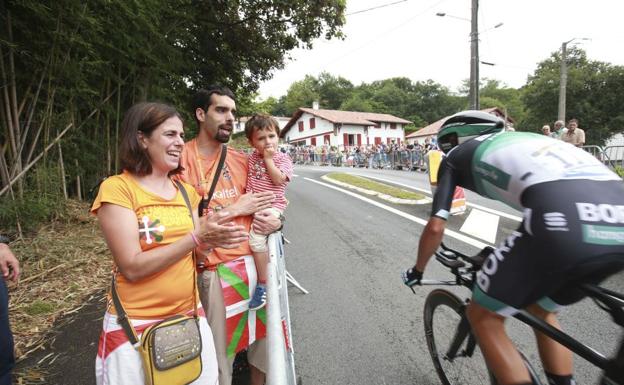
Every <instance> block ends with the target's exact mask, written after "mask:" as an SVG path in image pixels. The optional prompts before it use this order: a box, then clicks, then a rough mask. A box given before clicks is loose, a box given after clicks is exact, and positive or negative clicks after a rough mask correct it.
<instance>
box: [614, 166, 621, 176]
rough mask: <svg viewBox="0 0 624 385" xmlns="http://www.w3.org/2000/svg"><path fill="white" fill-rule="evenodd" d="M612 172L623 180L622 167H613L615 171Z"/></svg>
mask: <svg viewBox="0 0 624 385" xmlns="http://www.w3.org/2000/svg"><path fill="white" fill-rule="evenodd" d="M613 171H615V173H616V174H618V175H619V176H620V178H624V167H622V166H615V169H614V170H613Z"/></svg>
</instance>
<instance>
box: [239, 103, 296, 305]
mask: <svg viewBox="0 0 624 385" xmlns="http://www.w3.org/2000/svg"><path fill="white" fill-rule="evenodd" d="M279 131H280V129H279V125H278V124H277V121H276V120H275V119H273V118H272V117H271V116H268V115H263V114H257V115H254V116H252V117H251V119H249V120H248V121H247V123H246V124H245V136H247V140H249V143H250V144H251V146H252V147H253V148H254V151H253V153H252V154H251V155H250V156H249V160H248V166H249V171H248V172H247V190H246V192H253V193H257V192H262V191H271V192H273V194H275V200H274V201H273V206H272V207H271V208H269V209H267V210H270V211H271V213H272V214H273V215H275V216H276V217H277V218H280V219H282V218H283V215H282V213H283V212H284V209H286V206H287V205H288V200H286V197H285V196H284V193H285V191H286V184H287V183H288V182H290V180H291V179H292V174H293V165H292V161H291V160H290V157H289V156H288V155H287V154H284V153H282V152H280V151H279V150H278V148H277V143H278V140H279ZM249 246H250V247H251V251H252V252H253V257H254V262H255V264H256V271H257V273H258V284H257V285H256V289H255V291H254V294H253V296H252V298H251V301H250V302H249V309H250V310H257V309H260V308H262V307H263V306H264V305H265V304H266V280H267V265H268V260H269V254H268V250H267V236H266V235H261V234H256V233H255V232H254V230H253V228H252V229H251V231H250V232H249Z"/></svg>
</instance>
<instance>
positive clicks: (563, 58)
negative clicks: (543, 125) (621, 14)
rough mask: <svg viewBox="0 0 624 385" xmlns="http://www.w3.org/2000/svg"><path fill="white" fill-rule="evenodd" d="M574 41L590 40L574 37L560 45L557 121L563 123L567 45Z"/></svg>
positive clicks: (566, 80)
mask: <svg viewBox="0 0 624 385" xmlns="http://www.w3.org/2000/svg"><path fill="white" fill-rule="evenodd" d="M574 40H591V39H589V38H587V37H575V38H572V39H570V40H568V41H564V42H563V43H561V69H560V71H559V109H558V111H557V120H561V121H562V122H565V117H566V116H565V115H566V87H567V84H568V64H567V63H566V60H567V48H568V44H570V43H572V42H573V41H574Z"/></svg>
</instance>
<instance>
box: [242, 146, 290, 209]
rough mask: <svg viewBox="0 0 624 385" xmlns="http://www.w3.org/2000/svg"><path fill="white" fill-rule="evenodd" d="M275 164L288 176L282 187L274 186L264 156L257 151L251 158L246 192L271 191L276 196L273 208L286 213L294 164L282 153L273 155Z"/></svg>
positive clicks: (278, 152)
mask: <svg viewBox="0 0 624 385" xmlns="http://www.w3.org/2000/svg"><path fill="white" fill-rule="evenodd" d="M273 163H275V166H276V167H277V168H278V169H279V170H280V171H281V172H282V173H283V174H284V175H285V176H286V182H284V183H283V184H282V185H280V186H276V185H275V184H273V181H272V180H271V176H269V173H268V172H267V168H266V164H265V163H264V159H263V157H262V155H260V153H259V152H258V151H257V150H254V152H253V153H252V154H251V155H250V156H249V159H248V165H249V171H248V172H247V189H246V192H254V193H257V192H262V191H271V192H273V194H275V200H274V201H273V207H275V208H276V209H278V210H281V211H284V210H285V209H286V206H288V200H287V199H286V197H285V192H286V185H287V184H288V182H290V180H291V179H292V175H293V164H292V161H291V160H290V157H289V156H288V155H286V154H284V153H282V152H280V151H277V152H276V153H275V155H273Z"/></svg>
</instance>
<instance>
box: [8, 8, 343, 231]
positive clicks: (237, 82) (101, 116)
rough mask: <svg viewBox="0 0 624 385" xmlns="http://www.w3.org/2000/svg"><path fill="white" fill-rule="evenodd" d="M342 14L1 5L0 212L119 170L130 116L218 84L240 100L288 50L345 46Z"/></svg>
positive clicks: (180, 103)
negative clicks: (334, 42)
mask: <svg viewBox="0 0 624 385" xmlns="http://www.w3.org/2000/svg"><path fill="white" fill-rule="evenodd" d="M344 11H345V0H314V1H306V0H290V1H278V0H272V1H271V0H237V1H221V0H205V1H195V0H89V1H78V0H56V1H50V0H47V1H46V0H44V1H40V0H0V20H1V22H0V84H1V85H2V87H1V88H0V197H2V198H1V199H2V202H1V203H0V204H2V205H4V204H6V203H7V201H8V200H11V201H18V200H20V199H23V198H24V196H25V194H28V192H29V191H32V190H33V189H35V190H38V192H37V193H38V195H39V196H43V195H44V193H46V192H47V191H49V190H50V191H51V190H55V191H57V190H58V188H60V189H61V190H62V191H63V192H62V194H63V195H74V196H76V195H78V196H80V195H84V193H85V190H86V189H88V188H89V187H90V186H93V185H94V184H95V183H96V180H97V179H99V177H101V176H103V175H108V174H112V173H115V172H118V171H119V170H118V164H119V163H118V157H117V143H118V137H119V124H120V120H121V119H122V118H123V113H124V111H125V110H126V109H127V108H128V107H129V106H131V105H132V104H134V103H136V102H138V101H143V100H160V101H164V102H169V103H172V104H174V105H176V106H177V107H178V108H179V109H180V110H181V112H182V113H184V112H185V110H186V106H187V100H188V97H189V95H190V92H191V89H194V88H197V87H201V86H205V85H207V84H210V83H215V82H218V83H221V84H224V85H227V86H229V87H230V88H232V89H233V90H234V91H235V92H237V93H238V94H239V95H241V97H242V98H245V96H247V95H249V94H251V93H252V92H254V91H255V90H256V89H257V87H258V84H259V83H260V82H261V81H263V80H266V79H268V78H269V77H270V74H271V71H272V70H274V69H278V68H281V67H283V65H284V59H285V58H286V57H287V53H288V51H290V50H292V49H293V48H296V47H306V48H310V47H311V44H312V42H313V41H314V40H315V39H316V38H318V37H325V38H327V39H331V38H340V37H342V34H341V27H342V25H343V24H344ZM190 122H192V120H189V119H187V123H190ZM188 126H189V128H192V124H189V125H188ZM35 169H39V171H41V172H43V173H44V174H50V173H52V174H54V175H53V176H54V177H53V178H48V177H45V178H39V179H37V178H34V180H33V175H35V174H36V173H34V172H33V171H34V170H35ZM42 170H43V171H42ZM50 180H55V181H56V182H58V183H56V184H55V186H48V185H49V184H50V183H48V182H47V181H50ZM29 183H30V184H29ZM25 184H26V185H27V186H26V185H25ZM57 186H58V188H57ZM0 211H2V210H0ZM3 212H4V213H6V212H7V211H6V210H4V211H3ZM15 215H16V216H17V215H18V214H17V213H16V214H15ZM9 220H11V218H10V217H7V216H6V215H4V214H0V229H1V228H3V227H5V225H6V221H9Z"/></svg>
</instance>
